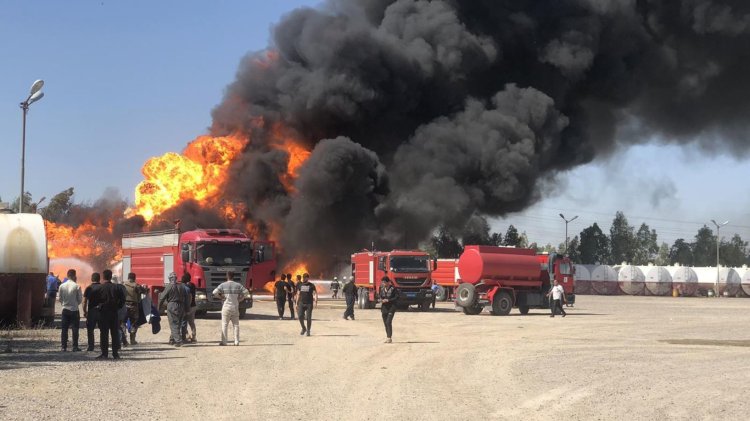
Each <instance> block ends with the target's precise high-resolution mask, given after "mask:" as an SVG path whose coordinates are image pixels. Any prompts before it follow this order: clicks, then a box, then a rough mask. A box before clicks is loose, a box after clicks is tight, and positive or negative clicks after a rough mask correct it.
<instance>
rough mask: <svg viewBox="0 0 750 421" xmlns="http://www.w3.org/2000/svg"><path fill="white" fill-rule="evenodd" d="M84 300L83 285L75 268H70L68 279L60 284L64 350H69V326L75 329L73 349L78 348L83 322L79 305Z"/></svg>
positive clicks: (76, 349)
mask: <svg viewBox="0 0 750 421" xmlns="http://www.w3.org/2000/svg"><path fill="white" fill-rule="evenodd" d="M82 301H83V293H82V292H81V287H79V286H78V284H77V283H76V271H75V269H70V270H68V281H67V282H65V283H63V284H62V286H60V304H62V308H63V309H62V327H61V329H62V337H61V342H62V347H61V348H62V350H63V351H67V350H68V328H69V327H70V328H72V329H73V351H80V350H81V348H78V325H79V324H80V323H81V313H80V312H79V311H78V307H79V306H80V305H81V302H82Z"/></svg>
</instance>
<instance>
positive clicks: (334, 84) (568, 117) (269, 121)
mask: <svg viewBox="0 0 750 421" xmlns="http://www.w3.org/2000/svg"><path fill="white" fill-rule="evenodd" d="M272 35H273V37H272V43H271V45H270V46H269V47H268V49H267V50H266V51H262V52H256V53H251V54H250V55H248V56H247V57H246V58H245V59H243V61H242V63H241V65H240V69H239V71H238V74H237V79H236V80H235V81H234V82H233V83H232V84H231V85H229V87H228V90H227V92H226V95H225V98H224V100H223V102H222V103H221V104H220V105H219V106H217V107H216V109H215V110H214V112H213V118H214V124H213V131H214V133H215V134H225V133H234V132H237V131H240V132H244V133H247V134H248V136H251V137H252V147H250V148H248V149H247V151H246V152H245V153H244V154H243V155H242V156H241V157H240V158H239V160H238V161H237V162H235V164H234V167H233V172H232V179H231V181H230V183H229V185H230V186H231V187H230V191H228V192H227V194H228V195H232V196H233V197H236V198H240V199H241V200H242V201H243V202H244V203H246V204H247V206H248V215H247V217H248V218H250V219H252V220H255V221H258V222H259V223H268V224H278V225H280V226H281V227H282V231H283V235H282V241H283V244H282V245H283V247H284V249H286V250H290V251H293V252H294V253H299V254H301V255H302V256H303V257H304V256H305V254H307V255H309V256H312V257H314V258H315V259H316V262H315V263H316V264H317V265H318V266H320V267H325V266H326V265H328V264H330V263H331V262H332V261H333V260H335V259H336V258H335V257H333V256H339V255H341V254H342V253H344V252H345V251H346V250H351V251H354V250H356V249H360V248H362V247H365V246H367V245H369V244H370V242H371V241H375V242H376V243H377V244H378V245H379V246H380V247H381V248H384V247H390V246H415V245H416V244H417V243H418V242H419V241H421V240H424V239H425V238H426V237H428V236H429V235H430V234H431V233H432V231H433V230H434V229H435V227H437V226H438V225H444V226H446V227H447V228H448V229H455V230H460V228H461V227H462V226H463V225H464V224H465V223H466V221H467V219H468V218H470V217H471V216H472V215H484V216H499V215H503V214H506V213H508V212H513V211H518V210H521V209H523V208H525V207H527V206H529V205H530V204H532V203H533V202H534V201H536V200H539V199H540V191H539V187H538V186H539V185H540V181H543V180H544V181H547V180H552V181H554V178H555V176H556V175H557V174H559V173H560V172H562V171H565V170H568V169H570V168H572V167H574V166H577V165H581V164H584V163H587V162H590V161H591V160H593V159H594V158H596V157H597V156H601V155H606V154H609V153H612V152H613V151H615V150H616V149H617V148H618V147H621V146H626V145H628V144H633V143H638V142H643V141H646V140H647V139H652V138H655V137H656V138H658V139H661V141H663V142H673V143H694V144H698V145H699V146H700V147H703V148H705V149H706V150H708V151H730V152H732V153H739V154H745V153H746V152H745V151H746V141H745V138H746V135H747V132H748V121H750V120H749V119H748V117H749V116H750V100H748V98H749V96H748V94H747V93H748V92H750V89H749V88H750V78H748V77H747V75H748V74H750V48H748V46H750V3H747V2H745V1H738V0H734V1H733V0H726V1H711V0H681V1H679V0H674V1H655V0H548V1H511V0H505V1H503V0H474V1H458V0H454V1H448V0H445V1H439V0H435V1H417V0H398V1H384V0H358V1H353V0H351V1H350V0H335V1H333V0H332V1H329V2H328V3H326V4H325V5H324V6H322V7H321V8H318V9H309V8H306V9H299V10H295V11H293V12H291V13H289V14H288V15H287V16H285V17H284V19H283V20H282V21H281V23H279V24H278V25H277V26H276V27H275V28H274V29H273V34H272ZM275 125H281V126H283V127H284V128H285V129H286V130H290V131H293V132H294V133H295V136H296V137H298V138H300V139H303V141H304V142H305V146H307V147H308V148H310V149H311V150H313V153H312V156H311V158H310V159H309V161H308V162H307V163H306V165H305V166H304V167H303V169H302V170H301V172H300V176H299V178H298V179H297V181H296V184H295V190H296V191H295V193H293V194H289V193H287V190H286V189H284V188H283V186H282V183H281V181H280V177H281V174H282V173H283V167H284V165H285V160H286V159H288V157H286V156H284V153H281V154H279V152H272V149H271V148H268V147H267V145H268V142H270V141H271V139H272V135H271V133H272V132H273V127H274V126H275ZM343 137H345V138H346V139H344V138H343ZM324 139H334V140H324ZM386 175H387V176H386Z"/></svg>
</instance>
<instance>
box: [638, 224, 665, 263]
mask: <svg viewBox="0 0 750 421" xmlns="http://www.w3.org/2000/svg"><path fill="white" fill-rule="evenodd" d="M635 245H636V246H635V249H634V255H633V263H634V264H636V265H647V264H648V263H653V262H654V261H655V260H656V257H657V253H659V243H657V242H656V230H652V229H650V228H649V226H648V225H646V224H645V223H643V224H641V227H640V228H638V232H637V233H636V234H635Z"/></svg>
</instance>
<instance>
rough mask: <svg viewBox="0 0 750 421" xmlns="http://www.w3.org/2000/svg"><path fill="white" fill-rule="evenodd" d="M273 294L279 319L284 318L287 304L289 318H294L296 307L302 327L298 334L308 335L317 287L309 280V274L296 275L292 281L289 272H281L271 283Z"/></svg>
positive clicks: (316, 300)
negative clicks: (274, 281) (277, 278)
mask: <svg viewBox="0 0 750 421" xmlns="http://www.w3.org/2000/svg"><path fill="white" fill-rule="evenodd" d="M273 295H274V299H275V300H276V309H277V311H278V313H279V320H283V319H284V313H285V311H286V306H287V304H289V313H290V316H289V318H290V319H291V320H294V309H295V307H296V308H297V316H299V324H300V326H301V327H302V331H300V335H307V336H310V328H311V327H312V311H313V308H314V307H315V306H317V305H318V289H317V288H316V287H315V284H313V283H312V282H310V275H309V274H307V273H305V274H303V275H297V282H294V278H293V277H292V274H291V273H282V274H281V277H280V279H279V280H278V281H276V283H274V285H273ZM305 323H307V324H305Z"/></svg>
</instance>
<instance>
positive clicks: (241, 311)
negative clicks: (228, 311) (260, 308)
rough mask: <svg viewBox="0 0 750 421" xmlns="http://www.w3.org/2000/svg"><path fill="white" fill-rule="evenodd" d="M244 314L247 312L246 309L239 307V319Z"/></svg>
mask: <svg viewBox="0 0 750 421" xmlns="http://www.w3.org/2000/svg"><path fill="white" fill-rule="evenodd" d="M246 314H247V309H246V308H241V309H240V319H242V318H244V317H245V315H246Z"/></svg>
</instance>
